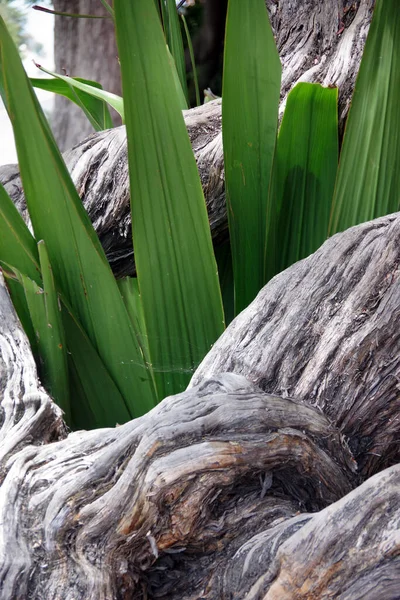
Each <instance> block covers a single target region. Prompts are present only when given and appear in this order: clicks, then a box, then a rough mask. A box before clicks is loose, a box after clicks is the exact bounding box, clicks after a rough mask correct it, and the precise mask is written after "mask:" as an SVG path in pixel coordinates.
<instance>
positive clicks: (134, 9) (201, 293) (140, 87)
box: [114, 0, 224, 397]
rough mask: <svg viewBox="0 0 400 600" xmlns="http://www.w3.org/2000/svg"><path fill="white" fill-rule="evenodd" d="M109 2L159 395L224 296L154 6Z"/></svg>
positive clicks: (215, 331)
mask: <svg viewBox="0 0 400 600" xmlns="http://www.w3.org/2000/svg"><path fill="white" fill-rule="evenodd" d="M114 10H115V18H116V28H117V41H118V47H119V56H120V58H121V67H122V83H123V90H124V98H125V107H126V126H127V135H128V159H129V167H130V183H131V198H132V203H131V210H132V224H133V243H134V248H135V259H136V266H137V273H138V281H139V289H140V295H141V299H142V304H143V310H144V315H145V321H146V330H147V333H148V340H149V348H150V356H151V362H152V364H153V368H154V369H155V371H156V372H157V371H158V372H159V375H158V376H157V386H158V393H159V397H164V396H165V395H167V394H171V393H176V392H177V391H179V390H182V389H184V388H185V386H186V385H187V383H188V381H189V379H190V377H191V373H192V371H193V369H195V368H196V366H197V365H198V363H199V362H200V361H201V360H202V358H203V357H204V355H205V354H206V353H207V351H208V350H209V349H210V347H211V345H212V344H213V343H214V341H215V340H216V339H217V337H218V336H219V335H220V334H221V332H222V331H223V327H224V322H223V321H224V319H223V311H222V302H221V295H220V291H219V286H218V275H217V268H216V263H215V259H214V255H213V250H212V244H211V235H210V229H209V224H208V218H207V211H206V206H205V202H204V196H203V192H202V188H201V183H200V178H199V175H198V171H197V166H196V162H195V159H194V156H193V152H192V148H191V146H190V141H189V138H188V135H187V131H186V127H185V124H184V121H183V117H182V113H181V111H180V110H179V102H178V97H177V93H176V90H175V87H174V83H173V79H172V76H171V69H170V66H169V62H168V53H167V50H166V47H165V42H164V38H163V34H162V29H161V25H160V20H159V18H158V15H157V10H156V8H155V6H154V3H153V2H148V1H147V0H135V2H124V0H116V2H115V4H114ZM148 40H151V42H152V43H151V44H149V43H148ZM138 97H140V98H141V102H137V101H136V99H137V98H138Z"/></svg>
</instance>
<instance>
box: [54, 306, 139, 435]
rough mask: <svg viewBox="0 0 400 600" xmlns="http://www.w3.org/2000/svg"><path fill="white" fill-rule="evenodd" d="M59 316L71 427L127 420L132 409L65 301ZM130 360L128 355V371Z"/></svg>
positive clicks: (112, 425)
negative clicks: (62, 334) (66, 366)
mask: <svg viewBox="0 0 400 600" xmlns="http://www.w3.org/2000/svg"><path fill="white" fill-rule="evenodd" d="M62 317H63V323H64V328H65V334H66V340H67V347H68V364H69V374H70V389H71V398H73V404H72V421H73V425H74V427H75V428H79V429H81V428H85V429H93V428H95V427H114V426H115V425H116V424H117V423H119V424H121V423H125V422H126V421H129V419H130V417H131V412H132V411H131V409H130V408H129V406H127V403H126V402H125V401H124V398H123V396H122V395H121V392H120V391H119V389H118V386H117V385H116V383H115V382H114V380H113V378H112V377H111V375H110V373H109V372H108V370H107V368H106V365H105V364H104V362H103V361H102V359H101V358H100V356H99V354H98V352H97V351H96V349H95V348H94V346H93V344H92V343H91V341H90V340H89V338H88V336H87V335H86V333H85V332H84V330H83V329H82V327H81V325H80V324H79V322H78V321H77V319H76V317H75V316H74V315H73V313H72V310H71V308H70V307H68V306H65V304H64V305H63V311H62ZM130 364H131V363H130V361H129V358H127V362H126V364H125V369H126V370H127V371H128V370H129V369H130ZM138 383H140V382H138Z"/></svg>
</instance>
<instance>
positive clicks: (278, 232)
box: [267, 83, 339, 277]
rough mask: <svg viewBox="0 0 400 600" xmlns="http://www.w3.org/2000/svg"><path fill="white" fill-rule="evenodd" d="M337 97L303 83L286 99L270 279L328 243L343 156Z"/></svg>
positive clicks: (331, 90)
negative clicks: (335, 192)
mask: <svg viewBox="0 0 400 600" xmlns="http://www.w3.org/2000/svg"><path fill="white" fill-rule="evenodd" d="M337 95H338V94H337V89H336V88H323V87H322V86H320V85H317V84H313V83H299V84H298V85H296V87H295V88H294V89H293V90H292V91H291V92H290V94H289V96H288V99H287V103H286V109H285V114H284V117H283V120H282V124H281V128H280V131H279V136H278V141H277V146H276V152H275V160H274V167H273V177H272V185H271V193H270V198H269V204H270V207H269V211H268V214H269V215H270V218H269V220H268V221H269V236H268V237H269V239H268V246H267V248H268V250H267V261H268V267H267V273H268V276H269V277H272V276H273V275H275V274H276V273H279V272H280V271H283V270H284V269H286V268H287V267H288V266H289V265H292V264H293V263H294V262H296V261H298V260H300V259H301V258H305V257H306V256H308V255H310V254H311V253H312V252H314V251H315V250H317V248H319V246H320V245H321V244H322V243H323V242H324V241H325V240H326V237H327V234H328V225H329V216H330V210H331V206H332V197H333V190H334V186H335V178H336V172H337V164H338V152H339V149H338V119H337ZM274 244H275V248H274V247H273V245H274ZM274 255H275V264H274V260H273V259H274Z"/></svg>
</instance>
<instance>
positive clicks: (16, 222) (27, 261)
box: [0, 184, 41, 356]
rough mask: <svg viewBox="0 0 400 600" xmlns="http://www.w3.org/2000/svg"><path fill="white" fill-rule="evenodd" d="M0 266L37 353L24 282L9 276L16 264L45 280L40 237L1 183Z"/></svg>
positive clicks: (24, 270) (18, 267)
mask: <svg viewBox="0 0 400 600" xmlns="http://www.w3.org/2000/svg"><path fill="white" fill-rule="evenodd" d="M0 266H1V267H3V269H4V276H5V278H6V281H7V287H8V290H9V292H10V296H11V299H12V301H13V304H14V308H15V310H16V312H17V315H18V317H19V319H20V321H21V323H22V326H23V328H24V330H25V333H26V334H27V336H28V338H29V342H30V344H31V347H32V352H33V353H34V355H35V356H37V343H36V336H35V334H34V330H33V325H32V320H31V317H30V313H29V309H28V305H27V302H26V297H25V293H24V290H23V288H22V286H21V284H20V283H19V282H17V281H15V280H14V278H13V277H9V276H8V273H9V267H10V266H13V267H16V268H17V270H19V271H20V272H21V273H24V274H25V275H28V276H29V277H30V278H31V279H33V280H34V281H35V282H36V283H38V284H40V283H41V276H40V265H39V255H38V250H37V246H36V241H35V239H34V238H33V236H32V234H31V232H30V231H29V229H28V227H27V226H26V225H25V223H24V221H23V219H22V217H21V215H20V214H19V212H18V211H17V209H16V208H15V206H14V204H13V202H12V200H11V198H10V197H9V196H8V194H7V192H6V191H5V189H4V188H3V186H2V185H1V184H0Z"/></svg>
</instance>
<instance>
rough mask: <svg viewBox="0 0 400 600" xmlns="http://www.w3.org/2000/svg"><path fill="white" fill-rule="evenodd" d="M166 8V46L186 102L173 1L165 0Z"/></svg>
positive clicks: (183, 55)
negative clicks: (173, 62)
mask: <svg viewBox="0 0 400 600" xmlns="http://www.w3.org/2000/svg"><path fill="white" fill-rule="evenodd" d="M166 8H167V18H168V27H167V28H166V33H167V44H168V47H169V50H170V52H171V54H172V57H173V59H174V61H175V65H176V70H177V73H178V77H179V81H180V82H181V86H182V90H183V94H184V96H185V98H186V102H187V97H188V92H187V84H186V68H185V53H184V50H183V41H182V34H181V28H180V24H179V16H178V11H177V9H176V3H175V0H166Z"/></svg>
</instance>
